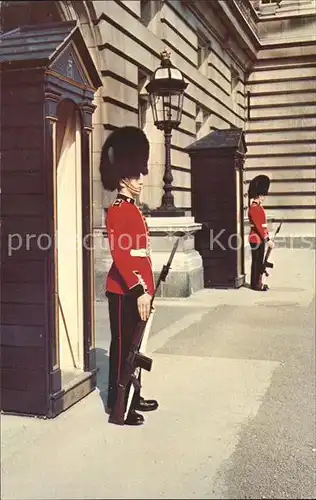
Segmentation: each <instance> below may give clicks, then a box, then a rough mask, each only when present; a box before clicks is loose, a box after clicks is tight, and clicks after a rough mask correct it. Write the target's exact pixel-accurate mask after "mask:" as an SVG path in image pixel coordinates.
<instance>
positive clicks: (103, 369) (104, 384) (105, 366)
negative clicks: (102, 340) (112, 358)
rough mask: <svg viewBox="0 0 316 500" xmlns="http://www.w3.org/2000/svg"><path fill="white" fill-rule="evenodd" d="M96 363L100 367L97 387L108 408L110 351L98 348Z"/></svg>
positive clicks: (104, 404)
mask: <svg viewBox="0 0 316 500" xmlns="http://www.w3.org/2000/svg"><path fill="white" fill-rule="evenodd" d="M95 351H96V363H97V368H98V376H97V388H98V389H99V395H100V398H101V400H102V403H103V406H104V409H105V410H106V400H107V395H108V380H109V355H108V351H106V350H105V349H101V348H100V347H97V348H96V350H95Z"/></svg>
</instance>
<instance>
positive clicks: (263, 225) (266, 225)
mask: <svg viewBox="0 0 316 500" xmlns="http://www.w3.org/2000/svg"><path fill="white" fill-rule="evenodd" d="M261 226H262V227H268V224H261ZM250 227H256V226H254V225H253V224H251V226H250Z"/></svg>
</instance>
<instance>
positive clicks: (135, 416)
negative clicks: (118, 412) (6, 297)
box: [125, 410, 145, 425]
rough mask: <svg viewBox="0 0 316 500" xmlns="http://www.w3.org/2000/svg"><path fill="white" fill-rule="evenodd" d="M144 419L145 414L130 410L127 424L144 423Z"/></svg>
mask: <svg viewBox="0 0 316 500" xmlns="http://www.w3.org/2000/svg"><path fill="white" fill-rule="evenodd" d="M144 421H145V419H144V417H143V415H140V414H139V413H137V412H136V411H135V410H130V411H129V412H128V415H127V418H126V420H125V425H142V424H143V423H144Z"/></svg>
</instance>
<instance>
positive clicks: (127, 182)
mask: <svg viewBox="0 0 316 500" xmlns="http://www.w3.org/2000/svg"><path fill="white" fill-rule="evenodd" d="M121 182H122V184H124V185H125V186H126V187H127V189H128V190H129V191H130V192H131V194H132V195H133V196H138V195H139V193H140V189H137V188H135V187H134V186H133V185H132V184H131V183H130V182H129V181H128V180H126V179H124V180H123V179H122V181H121Z"/></svg>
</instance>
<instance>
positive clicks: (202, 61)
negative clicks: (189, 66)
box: [197, 34, 210, 75]
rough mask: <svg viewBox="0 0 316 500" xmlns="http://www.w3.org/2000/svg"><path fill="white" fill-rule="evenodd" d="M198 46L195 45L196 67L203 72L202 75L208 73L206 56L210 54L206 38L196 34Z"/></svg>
mask: <svg viewBox="0 0 316 500" xmlns="http://www.w3.org/2000/svg"><path fill="white" fill-rule="evenodd" d="M197 42H198V46H197V68H198V69H199V70H200V71H201V73H203V75H207V74H208V57H209V54H210V44H209V42H208V41H207V39H206V38H205V37H204V36H203V35H200V34H198V39H197Z"/></svg>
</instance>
